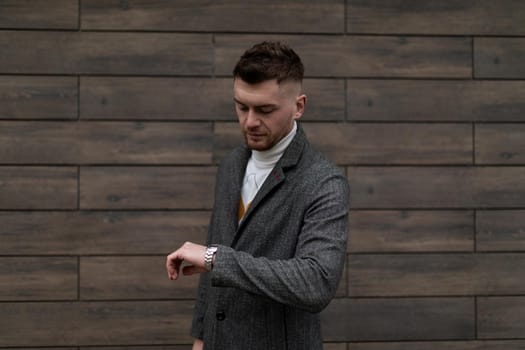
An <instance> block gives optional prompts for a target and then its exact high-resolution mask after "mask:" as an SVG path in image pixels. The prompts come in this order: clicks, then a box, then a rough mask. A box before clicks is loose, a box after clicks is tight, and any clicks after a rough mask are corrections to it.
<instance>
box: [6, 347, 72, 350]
mask: <svg viewBox="0 0 525 350" xmlns="http://www.w3.org/2000/svg"><path fill="white" fill-rule="evenodd" d="M41 349H42V348H18V347H17V348H2V350H41ZM45 349H46V350H78V348H76V347H70V348H64V347H60V348H50V347H46V348H45Z"/></svg>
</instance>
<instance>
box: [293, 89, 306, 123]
mask: <svg viewBox="0 0 525 350" xmlns="http://www.w3.org/2000/svg"><path fill="white" fill-rule="evenodd" d="M305 107H306V95H305V94H301V95H299V96H297V97H296V98H295V109H296V111H295V115H294V119H299V118H301V117H302V116H303V113H304V109H305Z"/></svg>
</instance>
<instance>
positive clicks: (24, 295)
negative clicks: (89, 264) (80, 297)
mask: <svg viewBox="0 0 525 350" xmlns="http://www.w3.org/2000/svg"><path fill="white" fill-rule="evenodd" d="M0 286H2V288H0V301H22V300H74V299H76V298H77V259H76V258H74V257H73V258H54V257H49V258H42V257H12V258H8V257H0Z"/></svg>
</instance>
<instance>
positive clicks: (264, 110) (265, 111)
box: [260, 108, 274, 114]
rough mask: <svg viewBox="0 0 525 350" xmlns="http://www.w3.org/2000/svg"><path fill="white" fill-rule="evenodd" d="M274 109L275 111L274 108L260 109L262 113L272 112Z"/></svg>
mask: <svg viewBox="0 0 525 350" xmlns="http://www.w3.org/2000/svg"><path fill="white" fill-rule="evenodd" d="M273 111H274V109H273V108H271V109H261V110H260V112H261V114H270V113H272V112H273Z"/></svg>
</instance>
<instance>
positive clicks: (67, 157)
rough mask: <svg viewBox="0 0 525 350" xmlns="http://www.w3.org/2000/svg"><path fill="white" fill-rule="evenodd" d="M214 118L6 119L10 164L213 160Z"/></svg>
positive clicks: (2, 126)
mask: <svg viewBox="0 0 525 350" xmlns="http://www.w3.org/2000/svg"><path fill="white" fill-rule="evenodd" d="M211 141H212V125H211V124H210V123H198V124H197V123H194V124H189V123H151V122H135V123H132V122H72V123H64V122H1V121H0V162H1V163H7V164H133V163H137V164H208V163H210V161H211V157H212V154H211V152H212V150H211V146H212V145H211Z"/></svg>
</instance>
